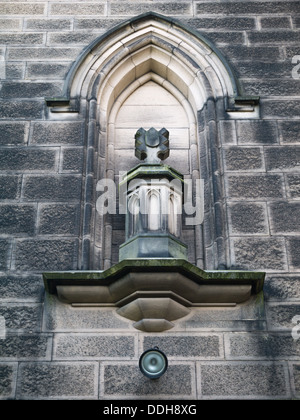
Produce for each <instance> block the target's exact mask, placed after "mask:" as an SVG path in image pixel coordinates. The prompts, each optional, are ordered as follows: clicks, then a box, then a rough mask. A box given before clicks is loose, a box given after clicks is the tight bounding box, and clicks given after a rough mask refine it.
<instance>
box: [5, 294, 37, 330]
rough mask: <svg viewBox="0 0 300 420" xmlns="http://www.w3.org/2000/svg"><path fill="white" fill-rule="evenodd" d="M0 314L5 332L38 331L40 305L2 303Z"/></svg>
mask: <svg viewBox="0 0 300 420" xmlns="http://www.w3.org/2000/svg"><path fill="white" fill-rule="evenodd" d="M0 315H1V316H3V317H4V319H5V327H6V332H7V333H17V332H32V331H34V332H39V331H40V328H41V319H42V318H41V315H42V307H41V305H40V304H37V303H30V304H29V303H27V304H24V303H9V302H6V303H2V304H0Z"/></svg>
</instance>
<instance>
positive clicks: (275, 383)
mask: <svg viewBox="0 0 300 420" xmlns="http://www.w3.org/2000/svg"><path fill="white" fill-rule="evenodd" d="M200 372H201V394H202V397H203V398H230V397H233V398H243V397H244V398H245V397H246V398H247V397H248V398H258V399H259V398H280V397H281V398H287V397H288V396H289V388H288V385H287V367H286V366H285V364H281V363H276V364H275V363H273V362H272V363H271V362H270V363H268V362H264V363H263V362H261V363H257V362H256V363H254V362H252V363H251V362H248V363H247V362H244V363H243V362H231V363H224V362H219V363H209V362H207V363H206V364H204V363H201V364H200Z"/></svg>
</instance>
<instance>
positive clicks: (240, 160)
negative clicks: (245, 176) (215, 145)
mask: <svg viewBox="0 0 300 420" xmlns="http://www.w3.org/2000/svg"><path fill="white" fill-rule="evenodd" d="M224 154H225V164H226V168H227V170H228V171H240V170H241V171H248V170H252V171H253V170H258V169H260V170H262V169H263V165H264V164H263V155H262V150H261V149H260V148H259V147H238V146H231V147H230V148H226V149H225V150H224Z"/></svg>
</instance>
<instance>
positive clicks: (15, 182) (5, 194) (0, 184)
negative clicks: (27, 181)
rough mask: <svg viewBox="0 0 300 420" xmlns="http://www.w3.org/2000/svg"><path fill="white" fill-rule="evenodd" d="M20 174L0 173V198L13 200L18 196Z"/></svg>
mask: <svg viewBox="0 0 300 420" xmlns="http://www.w3.org/2000/svg"><path fill="white" fill-rule="evenodd" d="M21 182H22V176H21V175H19V176H17V175H0V200H14V199H18V198H19V197H20V192H21Z"/></svg>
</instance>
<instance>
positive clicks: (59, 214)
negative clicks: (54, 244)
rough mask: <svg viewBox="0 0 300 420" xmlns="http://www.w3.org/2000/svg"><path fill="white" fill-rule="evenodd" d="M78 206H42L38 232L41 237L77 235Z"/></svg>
mask: <svg viewBox="0 0 300 420" xmlns="http://www.w3.org/2000/svg"><path fill="white" fill-rule="evenodd" d="M79 211H80V209H79V206H78V205H72V204H70V205H69V204H44V205H41V208H40V213H39V228H38V231H39V233H40V234H43V235H55V234H59V235H62V234H64V235H77V234H78V232H79Z"/></svg>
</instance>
